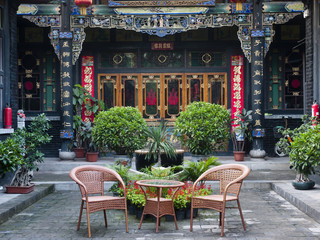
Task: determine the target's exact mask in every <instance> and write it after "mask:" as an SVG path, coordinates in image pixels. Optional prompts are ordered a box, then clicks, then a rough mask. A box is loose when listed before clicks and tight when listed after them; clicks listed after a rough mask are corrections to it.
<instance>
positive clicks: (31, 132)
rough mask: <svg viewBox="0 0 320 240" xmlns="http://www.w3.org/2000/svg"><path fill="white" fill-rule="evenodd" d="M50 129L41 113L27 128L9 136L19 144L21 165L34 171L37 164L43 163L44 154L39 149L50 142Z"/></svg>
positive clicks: (47, 121)
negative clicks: (21, 156) (21, 158)
mask: <svg viewBox="0 0 320 240" xmlns="http://www.w3.org/2000/svg"><path fill="white" fill-rule="evenodd" d="M50 128H51V125H50V123H49V120H48V118H47V117H46V115H45V114H44V113H42V114H39V115H38V116H36V117H35V118H34V119H33V120H32V122H31V123H30V125H29V126H27V128H23V129H17V130H16V131H15V132H14V133H13V134H12V135H11V137H12V138H13V139H15V141H17V142H19V143H20V144H21V145H20V146H21V147H22V150H23V155H24V161H23V165H24V166H25V167H27V168H28V169H36V168H37V163H41V162H43V157H44V154H43V153H42V152H40V150H39V148H40V147H41V145H43V144H46V143H49V142H50V141H51V139H52V136H50V135H49V134H48V130H49V129H50ZM23 146H24V147H23Z"/></svg>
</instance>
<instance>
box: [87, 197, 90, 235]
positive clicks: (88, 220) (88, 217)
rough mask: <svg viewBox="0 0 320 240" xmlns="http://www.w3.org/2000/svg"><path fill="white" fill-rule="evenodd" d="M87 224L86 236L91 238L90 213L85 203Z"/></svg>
mask: <svg viewBox="0 0 320 240" xmlns="http://www.w3.org/2000/svg"><path fill="white" fill-rule="evenodd" d="M87 224H88V236H89V238H91V230H90V211H89V204H88V203H87Z"/></svg>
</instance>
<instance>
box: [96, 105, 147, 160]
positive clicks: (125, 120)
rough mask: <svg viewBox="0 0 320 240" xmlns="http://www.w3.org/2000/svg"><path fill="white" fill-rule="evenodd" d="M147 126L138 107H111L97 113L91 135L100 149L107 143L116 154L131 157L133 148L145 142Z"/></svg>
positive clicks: (141, 145) (138, 147)
mask: <svg viewBox="0 0 320 240" xmlns="http://www.w3.org/2000/svg"><path fill="white" fill-rule="evenodd" d="M147 127H148V126H147V123H146V122H145V120H144V119H143V118H142V116H141V113H140V112H139V110H138V109H136V108H133V107H113V108H110V109H109V110H108V111H101V112H100V113H99V114H98V115H97V117H96V118H95V120H94V127H93V129H92V137H93V141H94V142H95V143H96V144H97V145H98V147H99V148H100V149H103V148H105V146H106V145H107V146H108V148H109V149H110V150H113V151H115V152H116V153H117V154H123V155H130V156H131V157H132V156H133V153H134V151H135V150H137V149H140V148H142V147H144V145H145V144H146V140H147V137H146V135H145V131H146V129H147Z"/></svg>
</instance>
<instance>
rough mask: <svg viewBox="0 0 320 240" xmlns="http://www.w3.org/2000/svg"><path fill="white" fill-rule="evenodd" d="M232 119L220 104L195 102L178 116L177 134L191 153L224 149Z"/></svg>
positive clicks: (201, 153)
mask: <svg viewBox="0 0 320 240" xmlns="http://www.w3.org/2000/svg"><path fill="white" fill-rule="evenodd" d="M230 120H231V116H230V113H229V112H228V111H227V110H226V109H224V108H223V107H222V106H220V105H217V104H211V103H206V102H193V103H192V104H190V105H188V106H187V108H186V110H185V111H183V112H181V114H180V116H179V117H178V118H177V120H176V122H175V134H176V135H177V136H178V139H179V140H180V141H181V143H182V144H183V145H185V146H187V147H188V149H189V151H190V152H191V153H193V154H198V155H208V154H210V153H212V152H215V151H217V150H221V149H224V147H225V145H224V144H225V143H226V141H227V140H228V138H229V134H230V129H229V126H230Z"/></svg>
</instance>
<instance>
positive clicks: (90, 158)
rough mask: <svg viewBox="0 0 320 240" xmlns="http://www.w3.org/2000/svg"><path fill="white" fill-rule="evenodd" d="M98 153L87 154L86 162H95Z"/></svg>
mask: <svg viewBox="0 0 320 240" xmlns="http://www.w3.org/2000/svg"><path fill="white" fill-rule="evenodd" d="M98 155H99V152H87V154H86V160H87V161H88V162H96V161H97V160H98Z"/></svg>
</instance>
